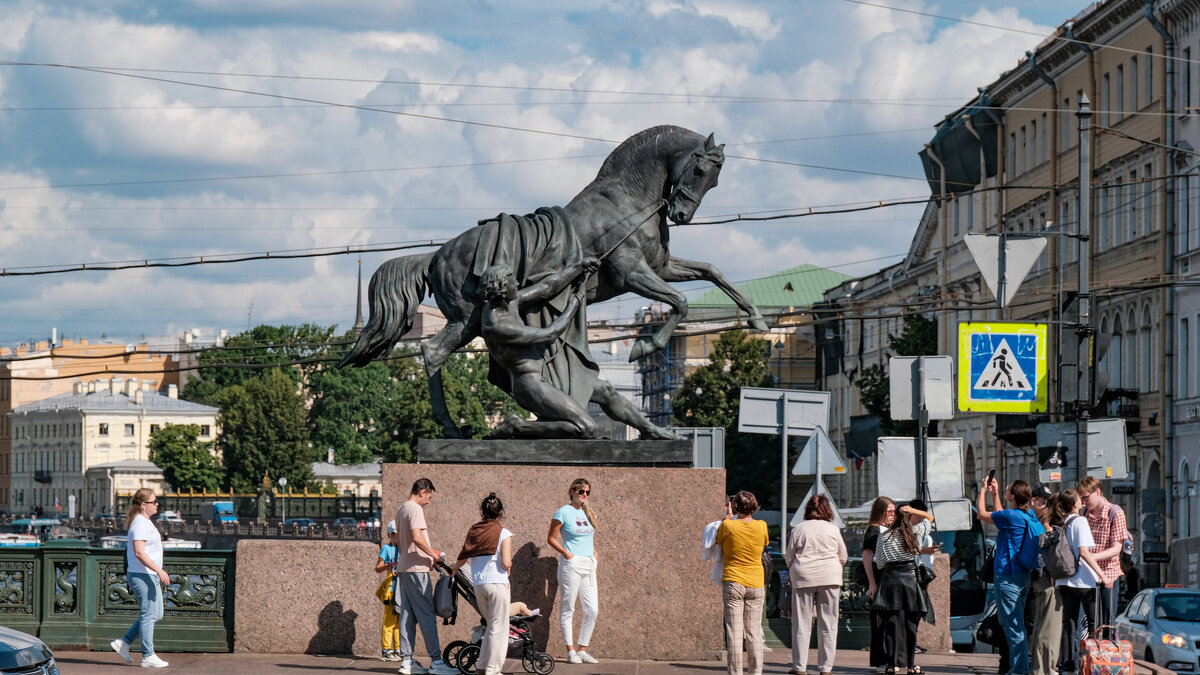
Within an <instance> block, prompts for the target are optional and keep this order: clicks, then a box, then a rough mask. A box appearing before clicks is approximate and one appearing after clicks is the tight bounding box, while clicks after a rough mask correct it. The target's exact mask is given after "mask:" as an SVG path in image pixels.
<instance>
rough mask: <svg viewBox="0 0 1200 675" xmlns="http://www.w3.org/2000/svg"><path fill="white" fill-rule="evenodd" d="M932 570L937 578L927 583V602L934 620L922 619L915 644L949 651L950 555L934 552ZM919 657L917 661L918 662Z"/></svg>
mask: <svg viewBox="0 0 1200 675" xmlns="http://www.w3.org/2000/svg"><path fill="white" fill-rule="evenodd" d="M933 571H934V573H935V574H937V578H936V579H934V580H933V582H932V583H930V584H929V587H928V588H927V589H926V590H927V591H929V602H930V603H932V604H933V615H934V620H935V621H936V622H937V623H929V622H928V621H922V622H921V625H920V627H918V628H917V644H918V645H920V646H922V647H924V648H925V649H927V650H929V651H930V652H933V653H935V654H944V653H947V652H949V651H950V650H951V649H952V648H953V646H954V645H952V644H951V643H950V556H948V555H946V554H945V553H936V554H934V556H933ZM920 662H921V660H920V658H918V659H917V663H920Z"/></svg>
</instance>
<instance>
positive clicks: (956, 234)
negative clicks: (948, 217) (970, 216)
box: [954, 199, 961, 237]
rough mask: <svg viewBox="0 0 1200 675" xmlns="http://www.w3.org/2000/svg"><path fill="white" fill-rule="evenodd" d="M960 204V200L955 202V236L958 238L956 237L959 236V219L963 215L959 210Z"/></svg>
mask: <svg viewBox="0 0 1200 675" xmlns="http://www.w3.org/2000/svg"><path fill="white" fill-rule="evenodd" d="M958 202H959V200H957V199H955V200H954V236H956V237H957V236H958V219H959V215H960V213H961V212H960V210H959V206H958Z"/></svg>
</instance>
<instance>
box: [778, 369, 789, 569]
mask: <svg viewBox="0 0 1200 675" xmlns="http://www.w3.org/2000/svg"><path fill="white" fill-rule="evenodd" d="M787 413H788V398H787V394H786V393H784V395H783V417H782V418H781V419H780V420H779V435H780V436H781V437H782V438H783V449H782V451H781V453H780V454H781V455H782V456H783V459H782V460H781V466H782V469H781V471H780V475H781V476H782V478H781V480H780V481H779V546H780V548H783V546H784V545H785V544H787V512H788V507H787V503H788V502H787V484H788V426H787V425H788V415H787Z"/></svg>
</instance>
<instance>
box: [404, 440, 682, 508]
mask: <svg viewBox="0 0 1200 675" xmlns="http://www.w3.org/2000/svg"><path fill="white" fill-rule="evenodd" d="M417 462H418V463H421V464H537V465H542V464H556V465H575V466H679V467H690V466H692V444H691V442H690V441H638V442H636V443H630V442H629V441H602V440H594V441H562V440H548V439H506V440H495V441H477V440H452V439H426V438H423V439H421V440H420V441H419V442H418V444H417ZM435 485H436V483H435ZM597 517H598V516H597Z"/></svg>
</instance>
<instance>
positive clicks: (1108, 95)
mask: <svg viewBox="0 0 1200 675" xmlns="http://www.w3.org/2000/svg"><path fill="white" fill-rule="evenodd" d="M1111 79H1112V78H1111V77H1109V75H1108V73H1105V74H1104V77H1103V78H1101V80H1100V115H1101V117H1100V119H1102V120H1104V126H1106V127H1111V126H1112V86H1111V85H1110V84H1109V83H1110V81H1111Z"/></svg>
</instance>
